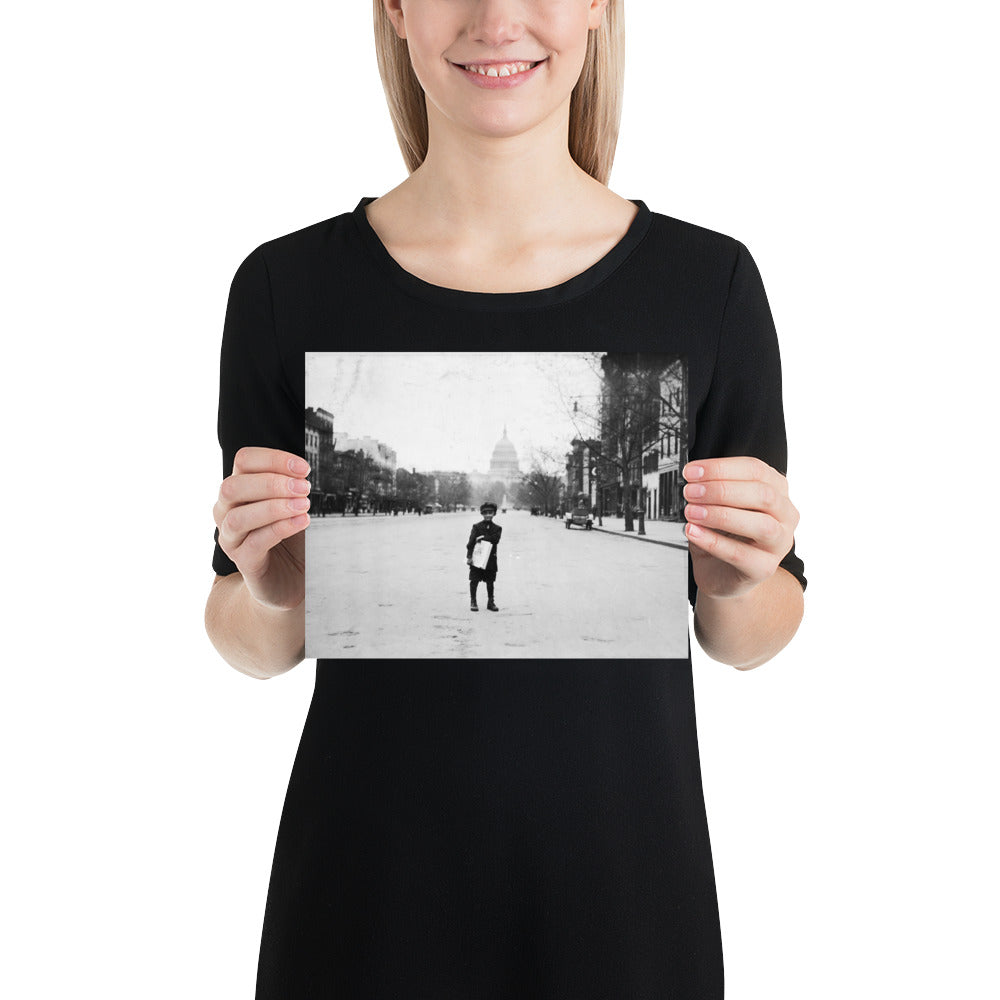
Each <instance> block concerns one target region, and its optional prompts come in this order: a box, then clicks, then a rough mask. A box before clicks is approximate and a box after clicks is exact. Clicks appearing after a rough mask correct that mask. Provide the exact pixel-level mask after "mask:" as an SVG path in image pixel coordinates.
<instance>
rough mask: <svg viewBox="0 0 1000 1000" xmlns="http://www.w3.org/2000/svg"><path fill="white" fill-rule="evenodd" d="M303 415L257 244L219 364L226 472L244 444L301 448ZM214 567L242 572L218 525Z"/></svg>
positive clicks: (237, 285) (237, 289) (232, 306)
mask: <svg viewBox="0 0 1000 1000" xmlns="http://www.w3.org/2000/svg"><path fill="white" fill-rule="evenodd" d="M304 426H305V425H304V422H303V415H302V412H301V409H300V407H299V406H298V404H297V402H296V398H295V393H294V392H293V391H292V388H291V385H290V383H289V381H288V377H287V373H286V371H285V369H284V366H283V364H282V360H281V356H280V354H279V351H278V344H277V339H276V332H275V320H274V308H273V302H272V295H271V284H270V277H269V273H268V268H267V263H266V261H265V258H264V254H263V250H262V247H257V249H255V250H254V251H252V252H251V253H250V254H249V255H248V256H247V258H246V259H245V260H244V261H243V263H242V264H240V266H239V268H237V270H236V274H235V276H234V277H233V281H232V284H231V286H230V289H229V301H228V304H227V306H226V318H225V323H224V325H223V331H222V350H221V356H220V365H219V416H218V435H219V444H220V445H221V446H222V476H223V478H225V477H226V476H229V475H231V474H232V471H233V460H234V459H235V457H236V452H237V451H239V450H240V448H242V447H244V446H254V447H262V448H279V449H281V450H283V451H290V452H292V453H293V454H296V455H301V454H303V452H304V450H305V448H304V445H305V429H304ZM212 568H213V569H214V570H215V572H216V573H218V574H219V575H220V576H226V575H228V574H230V573H236V572H238V569H237V566H236V564H235V563H234V562H233V561H232V560H231V559H230V558H229V557H228V556H227V555H226V554H225V552H223V551H222V548H221V546H220V545H219V530H218V528H216V529H215V552H214V554H213V556H212Z"/></svg>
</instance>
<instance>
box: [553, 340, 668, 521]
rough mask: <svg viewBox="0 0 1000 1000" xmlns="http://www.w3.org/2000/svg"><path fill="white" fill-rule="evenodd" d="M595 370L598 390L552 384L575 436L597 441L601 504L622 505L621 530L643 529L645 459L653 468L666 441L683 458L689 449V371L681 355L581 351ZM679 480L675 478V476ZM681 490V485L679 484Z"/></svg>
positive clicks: (596, 472)
mask: <svg viewBox="0 0 1000 1000" xmlns="http://www.w3.org/2000/svg"><path fill="white" fill-rule="evenodd" d="M583 357H584V359H585V361H586V363H587V365H588V366H589V367H590V368H591V370H592V371H593V372H594V375H595V382H596V384H597V385H598V386H599V389H598V391H597V392H596V393H595V394H594V395H592V396H586V397H579V396H572V395H570V394H568V393H567V392H566V391H565V390H564V389H563V387H562V386H560V385H559V384H558V380H556V384H555V388H556V391H557V393H558V394H559V398H560V399H561V401H562V405H563V407H564V409H565V410H566V412H567V413H568V414H569V415H570V417H571V419H572V420H573V424H574V427H575V428H576V430H577V436H578V437H579V438H581V439H583V440H590V439H596V440H598V441H600V444H601V447H600V449H599V454H597V455H594V456H593V457H592V462H593V469H592V474H593V475H594V477H595V478H597V479H598V480H599V482H600V484H601V494H602V496H601V498H600V500H599V503H600V504H601V506H602V507H603V505H604V503H606V502H607V493H608V491H609V490H613V491H614V494H615V495H614V500H615V502H616V504H617V505H620V506H621V509H622V515H623V517H624V519H625V530H626V531H633V530H635V514H634V512H638V515H639V532H640V534H644V533H645V508H646V497H645V492H646V490H645V487H644V485H643V474H644V472H648V471H650V469H649V468H644V461H645V462H646V463H647V465H648V466H651V467H655V465H656V462H657V452H658V451H659V449H660V448H661V447H662V443H663V442H664V441H669V442H670V444H671V445H673V444H676V446H677V448H678V450H679V452H680V458H681V463H680V464H681V465H683V459H684V457H686V448H687V373H686V366H685V363H684V359H683V358H681V357H678V356H677V355H670V354H651V353H647V354H632V353H611V352H609V353H597V352H591V353H589V354H585V355H583ZM678 479H679V477H678ZM677 488H678V490H679V485H678V487H677Z"/></svg>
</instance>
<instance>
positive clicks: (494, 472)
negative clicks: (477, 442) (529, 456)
mask: <svg viewBox="0 0 1000 1000" xmlns="http://www.w3.org/2000/svg"><path fill="white" fill-rule="evenodd" d="M520 475H521V467H520V465H519V464H518V461H517V449H516V448H515V447H514V442H513V441H511V440H510V438H508V437H507V427H506V425H505V426H504V429H503V437H502V438H500V440H499V441H497V443H496V447H495V448H494V449H493V457H492V458H491V459H490V476H491V477H492V478H493V479H502V480H503V481H504V482H510V481H512V480H515V479H517V478H519V477H520Z"/></svg>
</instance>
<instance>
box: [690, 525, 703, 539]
mask: <svg viewBox="0 0 1000 1000" xmlns="http://www.w3.org/2000/svg"><path fill="white" fill-rule="evenodd" d="M688 534H689V535H690V536H691V537H692V538H700V537H701V534H702V532H701V528H699V527H698V525H697V524H689V525H688Z"/></svg>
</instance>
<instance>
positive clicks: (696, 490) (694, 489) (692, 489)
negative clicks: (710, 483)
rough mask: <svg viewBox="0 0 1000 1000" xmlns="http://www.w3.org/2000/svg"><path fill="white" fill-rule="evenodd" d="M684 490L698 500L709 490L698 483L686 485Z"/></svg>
mask: <svg viewBox="0 0 1000 1000" xmlns="http://www.w3.org/2000/svg"><path fill="white" fill-rule="evenodd" d="M684 492H685V493H686V494H687V496H689V497H691V499H692V500H697V499H698V498H699V497H703V496H704V495H705V493H706V492H707V491H706V489H705V487H704V486H700V485H699V484H698V483H692V484H691V485H689V486H685V487H684Z"/></svg>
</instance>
